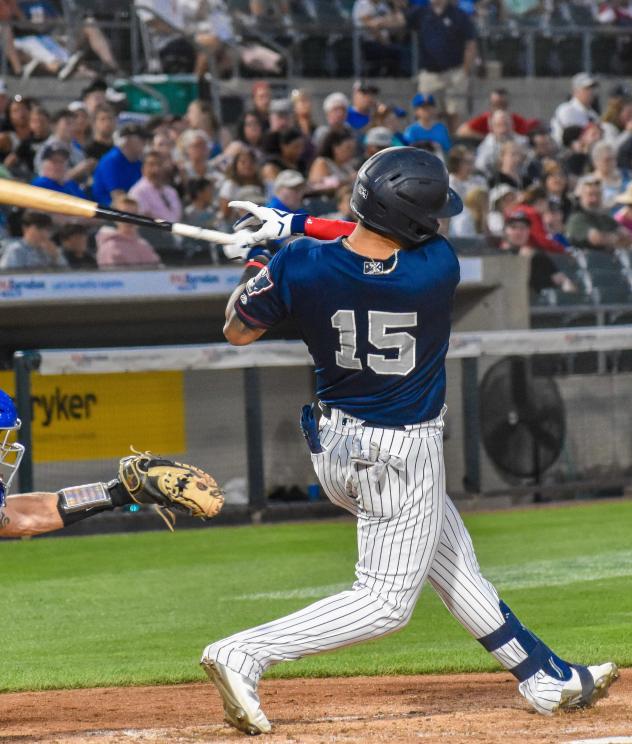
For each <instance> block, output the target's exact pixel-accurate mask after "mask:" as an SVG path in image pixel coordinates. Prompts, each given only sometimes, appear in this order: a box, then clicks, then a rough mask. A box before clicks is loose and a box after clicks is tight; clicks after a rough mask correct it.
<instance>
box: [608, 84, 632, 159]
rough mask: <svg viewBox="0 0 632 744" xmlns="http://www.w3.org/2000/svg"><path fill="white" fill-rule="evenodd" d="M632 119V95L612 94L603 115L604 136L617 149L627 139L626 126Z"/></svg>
mask: <svg viewBox="0 0 632 744" xmlns="http://www.w3.org/2000/svg"><path fill="white" fill-rule="evenodd" d="M631 119H632V97H624V96H611V97H610V98H609V99H608V103H607V105H606V110H605V112H604V114H603V116H602V117H601V128H602V131H603V138H604V140H605V141H606V142H608V144H610V145H612V146H613V147H614V148H615V150H616V149H617V148H618V147H619V144H620V142H622V141H623V139H625V134H624V132H625V128H626V125H627V123H628V121H630V120H631Z"/></svg>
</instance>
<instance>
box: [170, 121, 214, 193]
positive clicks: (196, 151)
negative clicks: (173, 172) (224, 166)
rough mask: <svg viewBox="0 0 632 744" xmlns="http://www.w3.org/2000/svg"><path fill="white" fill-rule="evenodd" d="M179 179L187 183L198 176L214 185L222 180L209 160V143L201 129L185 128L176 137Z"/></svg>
mask: <svg viewBox="0 0 632 744" xmlns="http://www.w3.org/2000/svg"><path fill="white" fill-rule="evenodd" d="M178 151H179V153H180V162H179V165H180V171H181V180H182V182H183V183H185V184H186V183H187V182H188V181H190V180H195V179H198V178H208V179H209V180H210V181H213V183H214V184H215V185H217V184H218V182H220V181H221V180H222V176H221V173H218V171H217V170H216V169H215V167H214V165H213V163H212V162H211V161H210V160H209V154H210V145H209V138H208V135H207V134H206V132H204V131H203V130H202V129H186V130H185V131H184V132H183V133H182V134H181V135H180V138H179V139H178Z"/></svg>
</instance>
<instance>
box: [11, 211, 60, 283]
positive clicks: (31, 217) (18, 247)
mask: <svg viewBox="0 0 632 744" xmlns="http://www.w3.org/2000/svg"><path fill="white" fill-rule="evenodd" d="M52 234H53V220H52V219H51V218H50V217H49V216H48V215H47V214H42V213H41V212H34V211H32V210H27V211H26V212H24V214H23V215H22V237H21V238H19V239H16V240H13V241H12V242H10V243H9V244H8V245H7V246H6V248H5V249H4V251H3V252H2V256H1V257H0V269H2V270H5V271H6V270H9V269H65V268H67V267H68V264H67V263H66V259H65V258H64V256H63V254H62V252H61V250H60V248H59V246H58V245H56V244H55V243H54V242H53V239H52Z"/></svg>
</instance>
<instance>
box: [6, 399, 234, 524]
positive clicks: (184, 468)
mask: <svg viewBox="0 0 632 744" xmlns="http://www.w3.org/2000/svg"><path fill="white" fill-rule="evenodd" d="M20 426H21V422H20V419H19V418H18V413H17V410H16V408H15V404H14V403H13V400H12V399H11V398H10V397H9V396H8V395H7V394H6V393H5V392H3V391H2V390H0V537H30V536H32V535H41V534H43V533H46V532H53V531H54V530H60V529H62V528H63V527H67V526H69V525H71V524H74V523H75V522H79V521H80V520H82V519H87V518H88V517H92V516H94V515H95V514H100V513H101V512H103V511H111V510H112V509H116V508H117V507H120V506H126V505H127V504H134V503H137V504H152V505H153V506H155V507H156V508H157V509H159V510H160V514H161V516H162V517H163V519H164V520H165V522H166V523H167V525H168V526H169V528H170V529H173V524H174V522H175V519H174V517H173V514H172V513H171V512H170V511H169V509H170V508H175V509H181V510H183V511H186V512H187V513H189V514H191V515H193V516H196V517H202V518H207V517H208V518H210V517H214V516H216V515H217V514H218V513H219V511H220V509H221V508H222V506H223V504H224V498H223V496H222V495H221V492H220V490H219V488H218V486H217V483H215V480H214V479H213V478H212V477H211V476H210V475H208V473H205V472H204V471H202V470H200V469H199V468H195V467H193V466H191V465H186V464H182V463H174V462H171V460H167V459H165V458H160V457H154V456H153V455H150V454H149V453H146V454H143V453H139V452H136V453H134V454H132V455H128V456H127V457H124V458H122V460H121V461H120V463H119V470H118V476H117V477H116V478H113V479H112V480H111V481H108V483H86V484H84V485H81V486H70V487H69V488H62V489H61V491H59V492H58V493H53V492H48V491H40V492H37V493H22V494H15V495H13V496H8V493H9V489H10V488H11V483H12V481H13V478H14V477H15V475H16V473H17V472H18V468H19V467H20V462H21V461H22V457H23V456H24V446H23V445H22V444H20V443H19V442H15V441H12V440H13V439H14V438H15V434H16V432H17V431H18V430H19V429H20ZM2 472H4V473H5V474H6V473H8V474H9V475H8V477H6V483H5V481H4V480H3V477H2Z"/></svg>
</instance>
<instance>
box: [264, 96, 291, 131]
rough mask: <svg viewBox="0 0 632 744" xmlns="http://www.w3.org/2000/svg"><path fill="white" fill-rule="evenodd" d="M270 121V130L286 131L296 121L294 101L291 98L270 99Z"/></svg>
mask: <svg viewBox="0 0 632 744" xmlns="http://www.w3.org/2000/svg"><path fill="white" fill-rule="evenodd" d="M268 121H269V122H270V128H269V131H270V132H284V131H286V130H288V129H290V128H291V127H293V126H294V124H295V122H294V107H293V106H292V101H290V99H289V98H275V99H274V100H272V101H270V112H269V115H268ZM266 134H267V133H266Z"/></svg>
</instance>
